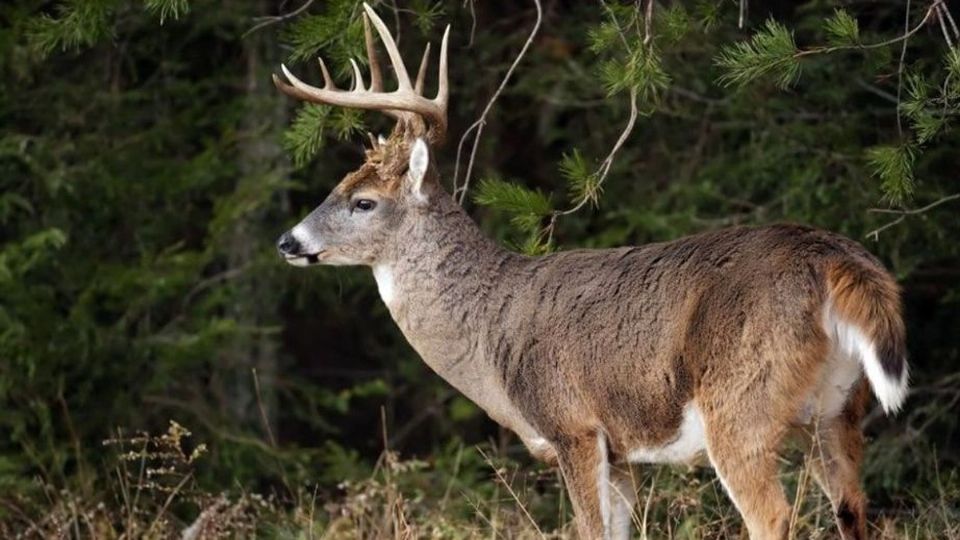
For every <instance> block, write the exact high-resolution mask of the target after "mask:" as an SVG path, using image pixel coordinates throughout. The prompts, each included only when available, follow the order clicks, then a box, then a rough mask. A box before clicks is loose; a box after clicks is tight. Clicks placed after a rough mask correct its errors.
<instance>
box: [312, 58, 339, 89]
mask: <svg viewBox="0 0 960 540" xmlns="http://www.w3.org/2000/svg"><path fill="white" fill-rule="evenodd" d="M317 62H319V63H320V73H323V87H324V88H329V89H330V90H336V89H337V83H335V82H333V77H331V76H330V72H329V71H327V65H326V64H324V63H323V58H321V57H319V56H318V57H317Z"/></svg>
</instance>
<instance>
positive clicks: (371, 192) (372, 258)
mask: <svg viewBox="0 0 960 540" xmlns="http://www.w3.org/2000/svg"><path fill="white" fill-rule="evenodd" d="M363 9H364V12H365V13H364V16H363V17H364V19H363V22H364V30H365V37H366V48H367V57H368V60H369V64H370V84H369V86H367V85H366V84H365V82H364V79H363V75H362V74H361V72H360V68H359V67H358V66H357V63H356V62H354V61H353V60H351V61H350V63H351V65H352V67H353V88H352V89H351V90H340V89H338V88H337V86H336V84H335V83H334V82H333V79H332V77H331V76H330V73H329V72H328V71H327V68H326V66H325V65H324V63H323V60H322V59H319V60H320V71H321V73H322V74H323V79H324V86H323V88H317V87H314V86H310V85H309V84H307V83H305V82H303V81H301V80H300V79H298V78H297V77H296V76H295V75H293V74H292V73H290V71H289V70H288V69H287V67H286V66H282V70H283V73H284V75H285V76H286V78H287V80H288V81H289V83H287V82H284V81H283V80H281V79H280V78H279V77H278V76H277V75H274V76H273V82H274V84H275V85H276V86H277V88H278V89H279V90H280V91H281V92H283V93H284V94H287V95H288V96H291V97H294V98H297V99H299V100H302V101H307V102H311V103H320V104H325V105H333V106H338V107H349V108H355V109H366V110H377V111H381V112H383V113H384V114H386V115H388V116H390V117H392V118H394V119H395V120H396V124H395V127H394V129H393V132H392V133H391V134H390V136H389V137H388V138H386V139H384V138H382V137H378V138H374V137H372V136H371V137H370V143H371V147H370V148H369V149H367V151H366V160H365V162H364V163H363V165H361V166H360V168H359V169H357V170H355V171H353V172H352V173H350V174H348V175H347V176H346V177H344V178H343V180H342V181H341V182H340V184H338V185H337V187H336V188H335V189H334V190H333V192H332V193H330V195H329V196H328V197H327V199H326V200H325V201H324V202H323V203H322V204H321V205H320V206H318V207H317V208H316V209H315V210H314V211H313V212H311V213H310V214H309V215H308V216H307V217H306V218H304V219H303V221H301V222H300V223H299V224H298V225H297V226H295V227H294V228H293V229H291V230H290V231H287V232H285V233H284V234H283V235H281V236H280V239H279V240H278V242H277V249H278V250H279V251H280V254H281V255H282V256H283V257H284V258H285V259H286V261H287V262H289V263H290V264H293V265H297V266H308V265H312V264H329V265H356V264H366V265H373V264H375V263H376V262H377V260H378V258H379V257H380V256H381V254H382V253H383V251H384V249H385V248H386V247H388V246H389V245H390V244H391V243H392V242H394V241H395V236H396V231H397V230H399V225H400V224H401V223H402V222H403V221H404V220H406V219H413V218H415V216H416V214H417V213H418V212H423V211H424V210H425V209H426V208H427V207H428V205H429V204H430V201H431V200H432V199H434V198H435V197H437V196H440V195H441V194H442V193H443V189H442V188H441V187H440V185H439V181H438V179H437V177H436V173H435V171H434V170H433V169H432V168H431V167H430V158H429V154H430V151H429V145H430V144H433V145H439V144H442V143H443V141H444V139H445V137H446V130H447V101H448V97H449V87H448V85H447V41H448V37H449V35H450V27H449V26H448V27H447V30H446V31H445V32H444V35H443V41H442V43H441V46H440V69H439V81H438V89H437V96H436V97H435V98H433V99H429V98H426V97H424V96H423V86H424V79H425V77H426V68H427V63H428V60H429V57H430V46H429V44H428V45H427V48H426V50H425V51H424V54H423V59H422V60H421V62H420V69H419V71H418V73H417V79H416V82H415V83H413V84H411V82H410V76H409V75H408V74H407V69H406V67H405V66H404V64H403V61H402V60H401V58H400V52H399V51H398V50H397V45H396V43H395V42H394V40H393V37H392V36H391V35H390V32H389V30H387V27H386V25H385V24H384V23H383V21H382V20H381V19H380V17H378V16H377V14H376V13H375V12H374V11H373V9H371V8H370V6H369V5H367V4H366V3H364V5H363ZM371 22H372V23H373V26H374V28H375V29H376V31H377V33H378V34H379V35H380V39H381V40H382V41H383V45H384V47H385V48H386V50H387V55H388V56H389V57H390V64H391V66H392V67H393V71H394V73H395V75H396V78H397V89H396V90H394V91H392V92H387V91H385V90H384V87H383V75H382V73H381V71H380V64H379V62H378V58H377V51H376V47H375V46H374V41H373V33H372V32H371V29H370V23H371Z"/></svg>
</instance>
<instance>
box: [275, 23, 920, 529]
mask: <svg viewBox="0 0 960 540" xmlns="http://www.w3.org/2000/svg"><path fill="white" fill-rule="evenodd" d="M364 10H365V11H366V19H365V23H367V27H366V40H367V54H368V55H369V61H370V71H371V77H370V78H371V81H370V85H369V87H368V86H366V85H365V82H364V79H363V76H362V75H361V73H360V70H359V69H358V68H357V66H356V64H354V66H353V67H354V87H353V89H352V90H349V91H346V90H338V89H337V88H336V86H335V85H334V83H333V81H332V80H331V78H330V75H329V73H328V72H327V70H326V68H325V67H324V66H323V63H322V62H321V64H320V67H321V70H322V71H323V77H324V80H325V85H324V87H323V88H316V87H313V86H310V85H308V84H306V83H304V82H302V81H300V80H299V79H297V78H296V77H295V76H293V75H292V74H291V73H290V72H289V71H288V70H287V69H286V68H285V67H284V68H283V71H284V73H285V74H286V78H287V80H288V81H289V83H288V82H284V81H282V80H281V79H279V78H278V77H276V76H275V77H274V82H275V83H276V85H277V87H278V88H279V89H280V90H281V91H282V92H284V93H285V94H287V95H290V96H293V97H295V98H298V99H301V100H305V101H310V102H315V103H325V104H329V105H337V106H343V107H355V108H361V109H373V110H379V111H382V112H384V113H387V114H389V115H391V116H393V117H394V118H396V120H397V124H396V128H395V129H394V131H393V133H392V134H391V135H390V137H389V139H386V140H383V139H379V140H372V141H371V143H372V147H371V148H370V149H369V150H367V152H366V161H365V163H364V164H363V165H361V166H360V168H359V169H357V170H356V171H354V172H352V173H350V174H348V175H347V176H346V177H345V178H344V179H343V181H342V182H341V183H340V184H339V185H338V186H337V187H336V189H334V191H333V192H332V193H331V194H330V195H329V197H327V199H326V200H325V201H324V202H323V204H321V205H320V206H319V207H318V208H317V209H316V210H314V211H313V212H312V213H311V214H310V215H308V216H307V217H306V218H305V219H304V220H303V221H302V222H301V223H300V224H299V225H297V226H296V227H294V228H293V229H292V230H291V231H289V232H287V233H285V234H284V235H283V236H281V238H280V241H279V242H278V248H279V250H280V252H281V254H282V255H283V257H284V258H285V259H286V260H287V261H288V262H289V263H291V264H295V265H300V266H306V265H312V264H329V265H367V266H370V267H371V268H372V269H373V275H374V277H375V278H376V281H377V285H378V287H379V290H380V295H381V296H382V298H383V301H384V302H385V303H386V305H387V307H388V308H389V310H390V314H391V315H392V316H393V318H394V320H395V321H396V323H397V324H398V325H399V326H400V328H401V330H402V331H403V334H404V335H405V336H406V338H407V340H408V341H409V342H410V344H411V345H412V346H413V348H414V349H416V351H417V352H418V353H419V354H420V356H421V357H422V358H423V360H424V361H425V362H426V363H427V364H428V365H429V366H430V367H431V368H432V369H433V370H434V371H436V372H437V373H438V374H439V375H440V376H441V377H443V378H444V379H446V380H447V381H448V382H449V383H450V384H452V385H453V386H454V387H456V388H457V389H458V390H460V391H461V392H463V393H464V394H465V395H466V396H467V397H469V398H470V399H472V400H473V401H474V402H476V403H477V405H479V406H480V407H481V408H483V409H484V410H485V411H486V412H487V413H488V414H489V415H490V416H491V417H492V418H493V419H494V420H496V421H497V422H499V423H500V424H502V425H504V426H506V427H508V428H510V429H511V430H513V431H514V432H516V434H517V435H518V436H519V437H520V438H521V439H522V440H523V442H524V444H525V445H526V446H527V447H528V448H529V449H530V451H531V452H532V453H533V454H534V455H536V456H538V457H539V458H542V459H545V460H549V461H552V462H556V463H557V464H559V466H560V469H561V471H562V473H563V477H564V480H565V482H566V484H567V487H568V490H569V493H570V498H571V499H572V502H573V508H574V511H575V513H576V522H577V529H578V531H579V534H580V536H581V537H582V538H585V539H587V538H589V539H592V538H614V537H615V538H623V537H626V536H628V535H629V528H630V515H631V509H632V507H633V504H634V500H635V491H634V487H633V485H632V483H631V481H630V476H629V465H630V464H633V463H663V462H685V461H689V460H692V459H694V458H696V457H697V456H699V455H704V454H705V455H706V457H707V458H708V459H709V461H710V463H711V464H712V465H713V467H714V468H715V469H716V472H717V474H718V476H719V477H720V480H721V481H722V483H723V486H724V488H725V489H726V491H727V493H728V494H729V495H730V497H731V498H732V499H733V502H734V504H735V505H736V507H737V509H738V510H739V511H740V513H741V514H742V516H743V519H744V521H745V523H746V527H747V529H748V530H749V533H750V537H751V538H754V539H780V538H784V537H785V536H786V534H787V526H788V519H789V515H790V511H789V508H790V507H789V506H788V503H787V499H786V497H785V496H784V492H783V488H782V486H781V484H780V482H779V480H778V479H777V468H778V460H777V456H778V452H779V450H780V449H781V446H782V444H783V442H784V439H785V437H786V436H787V435H788V434H789V433H791V432H794V431H797V430H796V429H794V428H798V427H803V426H806V429H805V431H806V432H807V433H808V434H812V435H813V437H812V439H815V441H816V443H815V446H816V448H815V449H814V450H813V452H814V456H815V459H814V462H815V463H816V466H815V472H816V476H817V478H818V481H819V483H820V484H821V486H822V487H823V489H824V490H825V492H826V494H827V496H828V497H829V499H830V501H831V503H832V505H833V509H834V511H835V514H836V518H837V524H838V527H839V529H840V531H841V534H842V536H843V538H846V539H851V538H865V535H866V522H865V498H864V495H863V492H862V490H861V488H860V485H859V478H858V476H859V468H860V461H861V457H862V454H863V452H862V449H863V437H862V435H861V430H860V427H859V422H860V419H861V417H862V416H863V414H864V409H865V407H866V403H867V400H868V398H869V394H868V390H869V388H872V389H873V393H874V394H875V395H876V396H877V398H878V399H879V401H880V404H881V405H882V406H883V408H884V409H885V410H886V411H887V412H894V411H896V410H897V409H898V408H899V407H900V406H901V404H902V402H903V400H904V397H905V395H906V389H907V365H906V360H905V345H904V340H905V336H904V325H903V321H902V318H901V314H900V310H901V308H900V299H899V291H898V287H897V284H896V282H895V281H894V280H893V279H892V278H891V277H890V275H889V274H888V273H887V272H886V271H885V270H884V269H883V267H882V266H881V264H880V263H879V262H878V261H877V260H876V259H875V258H874V257H873V256H871V255H870V254H869V253H868V252H867V251H866V250H865V249H864V248H863V247H861V246H860V245H858V244H857V243H855V242H853V241H851V240H849V239H847V238H844V237H842V236H839V235H836V234H832V233H829V232H826V231H821V230H816V229H813V228H809V227H802V226H795V225H775V226H767V227H756V228H748V227H738V228H731V229H724V230H720V231H715V232H709V233H705V234H699V235H696V236H690V237H686V238H681V239H679V240H676V241H673V242H667V243H661V244H650V245H645V246H639V247H624V248H619V249H603V250H575V251H567V252H561V253H555V254H551V255H546V256H543V257H526V256H523V255H520V254H517V253H513V252H510V251H507V250H504V249H502V248H500V247H499V246H497V245H496V244H495V243H494V242H492V241H490V240H488V239H487V238H485V237H484V236H483V234H481V232H480V230H479V229H478V228H477V227H476V225H475V224H474V223H473V222H472V221H471V219H470V218H469V217H468V216H467V215H466V213H465V212H464V211H463V210H462V209H461V208H460V206H459V205H457V204H456V203H455V202H454V201H453V200H452V199H451V197H450V196H449V195H448V194H447V193H446V192H445V191H444V189H443V188H442V187H441V185H440V182H439V179H438V175H437V173H436V169H435V168H434V166H433V165H432V163H431V158H430V156H429V150H428V143H432V144H434V145H438V144H439V143H441V142H442V141H443V139H444V137H445V135H446V125H447V119H446V116H447V102H448V94H449V91H448V86H447V38H448V35H449V28H448V29H447V33H445V34H444V37H443V42H442V45H441V48H440V76H439V91H438V94H437V97H436V98H434V99H428V98H426V97H423V86H424V84H423V83H424V75H425V73H426V65H427V63H428V55H427V54H425V55H424V59H423V62H422V64H421V66H420V70H419V74H418V76H417V79H416V81H415V82H413V83H411V80H410V77H409V75H408V74H407V71H406V69H405V68H404V65H403V62H402V61H401V59H400V54H399V52H398V50H397V47H396V45H395V44H394V42H393V39H392V38H391V36H390V33H389V31H388V30H387V28H386V26H385V25H384V24H383V22H382V21H381V20H380V19H379V18H378V17H377V15H376V14H375V13H374V12H373V10H372V9H370V7H369V6H367V5H364ZM370 22H372V23H373V26H374V28H375V29H376V31H377V33H378V34H379V35H380V38H381V40H382V41H383V44H384V46H385V47H386V50H387V53H388V56H389V58H390V63H391V65H392V66H393V69H394V72H395V74H396V77H397V80H398V89H397V90H394V91H389V92H388V91H385V90H384V88H383V77H382V74H381V71H380V66H379V64H378V61H377V54H376V50H375V46H374V42H373V36H372V33H371V30H370V27H369V23H370ZM864 375H865V376H864ZM868 383H869V386H868Z"/></svg>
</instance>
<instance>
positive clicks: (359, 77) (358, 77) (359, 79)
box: [350, 58, 366, 92]
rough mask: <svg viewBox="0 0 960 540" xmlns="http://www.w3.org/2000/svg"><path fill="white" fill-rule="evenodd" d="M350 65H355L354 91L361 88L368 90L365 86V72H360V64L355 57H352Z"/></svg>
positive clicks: (361, 89)
mask: <svg viewBox="0 0 960 540" xmlns="http://www.w3.org/2000/svg"><path fill="white" fill-rule="evenodd" d="M350 65H351V66H353V91H358V90H359V91H361V92H362V91H364V90H366V88H365V87H364V86H363V74H361V73H360V66H358V65H357V62H356V61H354V59H353V58H351V59H350Z"/></svg>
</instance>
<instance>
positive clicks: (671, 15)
mask: <svg viewBox="0 0 960 540" xmlns="http://www.w3.org/2000/svg"><path fill="white" fill-rule="evenodd" d="M660 17H661V19H662V21H663V22H662V23H659V22H658V30H659V33H658V36H660V35H662V36H663V38H664V39H666V40H667V42H668V43H675V42H677V41H680V40H681V39H683V36H685V35H686V34H687V32H689V31H690V29H691V27H692V25H693V21H692V20H691V18H690V14H689V13H688V12H687V10H686V8H684V7H683V5H682V4H673V5H671V6H670V7H668V8H667V9H666V10H665V11H664V12H663V13H662V14H661V15H660ZM661 19H655V20H656V21H660V20H661Z"/></svg>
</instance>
